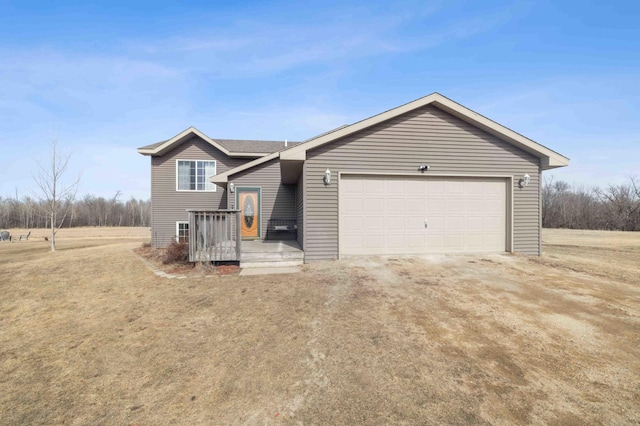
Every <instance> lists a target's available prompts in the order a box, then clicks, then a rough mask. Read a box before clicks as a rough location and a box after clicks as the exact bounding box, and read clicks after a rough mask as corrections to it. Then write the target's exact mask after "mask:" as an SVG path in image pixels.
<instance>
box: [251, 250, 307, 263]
mask: <svg viewBox="0 0 640 426" xmlns="http://www.w3.org/2000/svg"><path fill="white" fill-rule="evenodd" d="M241 259H242V261H243V262H244V261H251V262H254V261H261V262H272V261H290V260H304V252H302V251H281V252H245V251H243V252H242V255H241Z"/></svg>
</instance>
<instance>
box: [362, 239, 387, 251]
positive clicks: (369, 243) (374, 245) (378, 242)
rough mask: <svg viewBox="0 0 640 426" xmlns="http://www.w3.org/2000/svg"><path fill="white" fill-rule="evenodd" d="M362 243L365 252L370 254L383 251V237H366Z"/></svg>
mask: <svg viewBox="0 0 640 426" xmlns="http://www.w3.org/2000/svg"><path fill="white" fill-rule="evenodd" d="M364 243H365V250H368V251H369V252H370V253H379V250H380V249H384V235H366V236H365V237H364Z"/></svg>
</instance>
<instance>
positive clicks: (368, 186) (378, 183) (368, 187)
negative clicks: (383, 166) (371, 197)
mask: <svg viewBox="0 0 640 426" xmlns="http://www.w3.org/2000/svg"><path fill="white" fill-rule="evenodd" d="M362 187H363V189H364V192H365V193H366V194H384V180H382V179H367V180H365V181H364V183H363V184H362Z"/></svg>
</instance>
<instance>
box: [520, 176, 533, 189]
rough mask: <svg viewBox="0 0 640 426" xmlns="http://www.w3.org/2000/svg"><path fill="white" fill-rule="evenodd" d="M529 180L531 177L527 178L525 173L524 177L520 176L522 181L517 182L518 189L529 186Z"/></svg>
mask: <svg viewBox="0 0 640 426" xmlns="http://www.w3.org/2000/svg"><path fill="white" fill-rule="evenodd" d="M530 180H531V176H529V174H528V173H525V174H524V176H522V179H520V180H519V181H518V186H519V187H520V188H525V187H526V186H527V185H529V181H530Z"/></svg>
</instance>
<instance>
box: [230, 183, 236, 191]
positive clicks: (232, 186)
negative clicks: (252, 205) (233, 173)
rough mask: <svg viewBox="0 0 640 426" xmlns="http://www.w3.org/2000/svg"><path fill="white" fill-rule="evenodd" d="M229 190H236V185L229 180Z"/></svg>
mask: <svg viewBox="0 0 640 426" xmlns="http://www.w3.org/2000/svg"><path fill="white" fill-rule="evenodd" d="M229 192H231V193H234V192H236V186H235V185H234V184H233V182H229Z"/></svg>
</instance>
